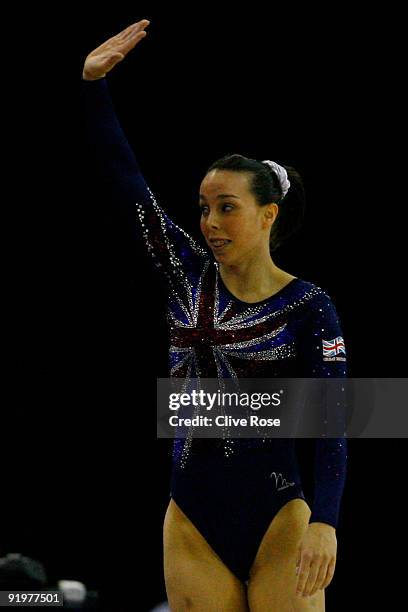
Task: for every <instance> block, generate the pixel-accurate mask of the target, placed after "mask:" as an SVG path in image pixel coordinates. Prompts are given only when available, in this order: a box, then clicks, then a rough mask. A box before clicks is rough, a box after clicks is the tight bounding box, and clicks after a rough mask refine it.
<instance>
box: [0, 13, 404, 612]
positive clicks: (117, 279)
mask: <svg viewBox="0 0 408 612" xmlns="http://www.w3.org/2000/svg"><path fill="white" fill-rule="evenodd" d="M178 8H179V10H174V7H171V9H170V8H168V9H158V8H157V9H153V8H152V6H151V5H150V4H148V3H139V5H138V6H137V7H136V9H135V10H132V11H131V10H126V9H123V10H122V9H121V10H119V9H118V10H112V11H110V13H109V14H108V13H105V12H104V13H103V14H100V12H99V7H98V5H97V4H96V3H90V4H89V3H88V5H87V7H86V9H84V10H82V12H81V13H80V14H78V16H77V18H76V20H74V23H73V28H74V29H73V30H72V31H71V28H70V27H69V26H68V24H66V23H61V22H62V21H63V20H62V19H60V20H58V19H57V20H54V21H53V23H54V25H55V24H58V23H60V24H61V26H62V27H61V31H60V32H57V31H56V28H54V29H53V31H50V30H47V28H46V27H45V24H42V25H43V26H44V27H43V28H41V29H39V30H38V31H41V33H42V32H43V31H44V32H48V34H49V36H50V40H52V45H53V50H54V54H53V56H54V57H53V58H54V61H55V60H56V58H57V57H58V54H59V53H60V55H61V64H58V66H57V68H53V69H51V64H47V68H46V69H45V70H44V69H43V68H44V63H43V64H42V68H41V69H38V66H37V70H34V69H31V70H29V71H27V72H26V74H25V77H24V82H23V83H22V82H21V79H18V78H16V79H15V80H13V86H15V88H16V90H17V87H18V91H19V92H20V91H21V95H18V107H17V108H15V109H14V110H16V111H17V115H18V117H17V123H16V125H17V126H18V130H17V134H16V138H15V139H14V142H17V146H16V153H17V154H16V156H15V157H14V156H13V155H12V156H11V157H12V161H15V166H16V167H17V170H16V179H15V180H14V181H13V194H14V197H13V199H14V201H15V202H16V205H15V207H13V211H12V212H13V213H15V216H14V215H13V222H15V224H14V225H13V227H15V228H16V231H15V234H14V233H13V234H12V248H11V250H10V251H9V258H10V259H9V261H11V265H9V266H7V267H8V269H10V270H11V272H12V281H13V282H12V292H11V296H12V312H11V315H10V325H8V328H9V329H10V331H11V339H12V344H11V347H12V348H11V351H10V360H9V362H10V363H11V364H12V366H13V367H12V371H11V375H10V377H9V379H8V382H9V383H10V391H11V392H10V394H9V395H8V398H9V399H8V402H7V404H8V406H9V409H8V410H7V411H5V417H6V415H7V417H10V423H9V421H8V418H7V420H6V418H5V419H4V421H5V426H4V428H3V445H2V455H3V465H4V466H5V467H4V486H5V488H6V491H10V495H9V496H7V503H5V504H4V525H5V529H4V537H3V542H2V543H1V550H2V551H3V552H10V551H16V550H17V551H23V552H25V553H27V554H31V555H32V556H35V557H37V558H39V559H41V560H43V561H44V562H45V563H46V565H47V568H48V570H49V574H50V577H51V579H56V578H59V577H72V578H77V579H80V580H84V581H85V582H86V583H87V585H89V586H93V587H95V588H98V589H100V590H103V592H104V593H105V596H106V597H111V598H114V597H117V598H119V599H121V600H122V601H127V600H128V597H129V591H128V590H129V588H130V587H134V588H135V589H136V593H137V595H136V597H137V602H138V604H137V607H138V609H141V610H149V609H150V608H151V607H152V606H153V605H154V604H155V603H158V602H159V601H161V600H163V599H164V598H165V591H164V583H163V575H162V547H161V527H162V521H163V516H164V512H165V509H166V506H167V503H168V487H169V474H170V446H169V443H167V441H157V440H156V439H155V416H154V415H155V384H156V378H157V377H158V376H166V375H167V355H166V348H167V338H166V325H165V316H164V303H165V302H164V300H165V294H164V289H163V287H161V285H160V283H159V279H158V277H157V275H156V272H155V270H154V267H153V264H152V263H151V261H150V260H149V258H148V256H147V255H146V254H145V252H144V250H143V245H141V244H139V243H135V241H134V238H133V233H132V220H131V219H129V216H128V215H127V214H126V213H125V212H124V211H121V210H120V209H118V207H117V206H116V203H115V202H114V201H112V199H111V198H110V197H109V194H108V193H106V189H105V188H104V185H103V184H102V183H101V182H100V181H99V180H98V177H97V173H96V171H95V168H94V167H93V165H92V160H91V159H89V156H88V155H87V152H86V149H85V147H84V142H83V124H82V122H81V115H80V114H79V120H78V113H77V111H78V104H77V98H76V94H74V93H73V91H74V90H75V92H76V85H75V80H76V79H77V80H78V79H79V76H80V73H81V70H82V64H83V61H84V58H85V56H86V54H87V53H89V52H90V51H91V50H92V49H93V48H94V47H95V46H97V45H99V44H100V43H101V42H102V41H103V40H105V39H106V38H107V37H109V36H112V35H113V34H115V33H117V32H118V31H120V30H121V29H123V28H124V27H126V26H127V25H129V24H130V23H132V22H133V21H137V20H139V19H142V18H148V19H150V20H151V25H150V27H149V34H148V36H147V38H146V39H145V40H144V41H142V43H141V44H140V45H138V46H137V47H136V49H135V50H134V51H133V52H132V54H131V55H129V57H128V58H126V60H125V61H123V62H122V63H121V64H119V65H118V66H117V67H116V68H115V70H114V71H112V73H111V74H110V75H109V77H108V80H109V87H110V91H111V94H112V97H113V99H114V103H115V106H116V109H117V112H118V115H119V117H120V120H121V123H122V125H123V127H124V129H125V132H126V134H127V136H128V139H129V141H130V143H131V145H132V147H133V148H134V150H135V152H136V155H137V157H138V160H139V163H140V165H141V168H142V171H143V173H144V175H145V178H146V180H147V182H148V184H149V185H150V187H151V189H152V190H153V192H154V193H155V195H156V197H157V199H158V201H159V203H160V204H161V206H162V207H163V208H164V209H165V210H166V211H167V212H168V213H169V214H170V216H171V217H172V218H173V219H174V220H175V221H176V222H177V223H178V224H179V225H181V226H182V227H184V228H185V229H186V230H187V231H189V232H191V233H192V234H194V235H195V236H196V237H198V238H199V228H198V211H197V208H196V199H197V193H198V186H199V182H200V181H201V179H202V177H203V175H204V173H205V170H206V168H207V167H208V166H209V165H210V163H211V162H212V161H214V160H215V159H217V158H218V157H220V156H221V155H223V154H225V153H228V152H240V153H242V154H245V155H248V156H250V157H255V158H259V159H276V160H277V161H279V162H281V163H288V164H290V165H293V166H294V167H295V168H297V169H298V171H299V172H300V173H301V174H302V176H303V177H304V181H305V185H306V193H307V198H308V208H307V219H306V222H305V224H304V227H303V229H302V231H301V232H300V233H299V234H298V235H297V236H296V237H295V238H293V239H292V240H290V241H289V242H288V243H287V244H286V245H285V247H283V248H282V249H280V250H279V251H278V252H277V253H276V258H275V261H276V263H277V264H278V265H279V266H281V267H282V268H283V269H285V270H287V271H289V272H290V273H292V274H294V275H296V276H299V277H301V278H305V279H308V280H310V281H312V282H315V283H317V284H318V285H320V286H322V287H324V288H325V289H326V290H327V291H328V293H329V294H330V295H331V297H332V299H333V301H334V303H335V304H336V307H337V310H338V312H339V316H340V319H341V321H342V325H343V331H344V337H345V340H346V345H347V350H348V359H349V373H350V375H351V376H355V377H371V376H375V377H396V376H403V365H404V359H403V340H402V338H401V334H403V327H402V326H401V321H403V317H402V312H403V302H402V292H403V286H404V284H405V276H404V274H403V271H401V270H398V261H399V259H400V256H401V251H403V239H402V236H401V237H399V235H398V229H399V227H401V223H399V214H398V204H399V202H400V201H402V196H401V194H400V182H399V181H398V176H400V175H399V173H398V170H397V160H396V158H397V154H396V153H393V152H394V151H396V149H395V148H393V147H394V143H393V142H391V139H390V137H391V136H392V135H395V130H394V126H395V124H397V123H398V121H397V120H396V115H395V113H394V112H390V110H389V105H390V99H392V96H393V95H395V98H397V97H398V96H397V93H396V92H394V91H393V88H392V84H393V81H392V75H391V74H390V67H389V63H387V58H386V57H385V56H384V52H383V48H382V47H381V45H379V44H378V40H377V39H376V37H375V32H374V31H373V30H370V29H369V28H365V27H364V21H361V22H360V21H359V20H358V19H357V18H356V16H354V17H353V19H351V18H350V17H349V16H348V15H345V14H344V13H343V14H342V15H336V17H335V18H333V16H331V15H325V14H322V13H317V11H316V13H314V12H313V10H311V9H310V8H308V12H304V13H300V12H299V10H296V11H295V9H294V8H292V7H287V9H286V10H284V9H282V8H279V10H278V9H277V7H269V8H268V9H264V10H263V11H258V12H255V13H253V12H250V11H249V10H248V7H243V8H242V10H241V11H238V12H237V10H236V9H235V8H234V9H232V8H231V10H229V9H228V10H225V12H221V11H220V9H219V8H218V9H217V10H216V9H212V8H211V7H209V6H207V5H201V6H197V5H195V6H194V8H193V7H192V8H190V9H188V8H186V7H182V8H181V7H176V9H178ZM251 10H252V7H251ZM379 17H380V16H376V15H372V16H371V18H372V19H373V20H375V19H378V18H379ZM64 26H65V27H64ZM77 39H79V66H78V70H77V75H75V72H76V69H75V67H72V65H71V73H70V74H71V76H72V79H71V80H70V79H69V78H68V76H69V72H68V73H65V72H64V71H65V69H66V68H65V67H66V66H67V64H66V63H65V64H64V67H62V66H63V63H62V62H63V60H62V58H63V57H64V59H66V55H68V56H69V59H68V62H72V58H73V57H74V55H73V54H72V55H71V56H70V55H69V53H68V54H66V55H65V53H64V52H66V50H67V48H68V47H67V46H66V44H65V43H66V41H69V43H71V46H70V47H69V48H71V47H72V43H73V41H74V40H77ZM37 43H38V45H39V47H38V49H39V54H41V53H42V54H43V57H45V56H46V57H49V48H47V47H48V45H50V44H51V43H50V42H49V41H47V39H46V38H45V37H44V39H41V41H40V42H38V40H37ZM57 52H58V53H57ZM74 52H75V50H74ZM67 70H68V71H69V66H68V69H67ZM394 83H395V82H394ZM71 85H72V86H71ZM387 104H388V105H387ZM394 110H395V106H394V107H393V111H394ZM78 126H79V129H78ZM21 168H23V170H24V172H23V173H22V172H21ZM14 271H15V273H14ZM307 442H308V441H299V449H300V453H301V456H302V457H303V460H304V461H303V463H304V468H303V469H304V471H305V487H306V490H309V489H310V486H311V482H310V477H311V471H310V470H311V466H312V455H311V448H310V444H308V443H307ZM404 448H405V441H404V440H350V441H349V468H348V470H349V476H348V481H347V484H346V489H345V493H344V497H343V503H342V514H341V519H340V524H339V528H338V530H337V537H338V545H339V552H338V565H337V569H336V575H335V578H334V580H333V583H332V585H331V586H330V587H329V588H328V590H327V602H328V604H327V609H328V610H333V611H334V610H341V609H343V607H344V605H346V604H347V603H353V604H354V605H355V607H356V608H360V609H368V608H369V607H370V605H372V603H373V602H374V601H375V602H378V601H379V599H381V597H384V599H385V598H386V597H396V596H397V595H396V586H398V585H395V582H394V571H395V570H396V564H394V563H393V561H392V560H393V558H394V557H395V556H396V555H397V554H398V548H399V546H400V544H399V542H400V541H401V537H402V535H404V532H403V530H402V527H403V522H402V517H403V514H402V513H403V505H402V502H401V499H400V495H401V493H402V487H401V480H402V478H403V474H402V465H403V463H402V460H403V450H404ZM2 471H3V470H2ZM390 579H392V580H390ZM391 585H392V586H391ZM121 592H122V594H121V595H120V593H121ZM351 593H353V595H351ZM122 607H123V609H125V604H122Z"/></svg>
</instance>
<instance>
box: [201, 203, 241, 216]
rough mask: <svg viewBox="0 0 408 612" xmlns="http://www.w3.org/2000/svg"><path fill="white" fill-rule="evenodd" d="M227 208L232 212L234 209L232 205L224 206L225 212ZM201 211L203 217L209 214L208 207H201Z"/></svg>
mask: <svg viewBox="0 0 408 612" xmlns="http://www.w3.org/2000/svg"><path fill="white" fill-rule="evenodd" d="M226 208H227V209H231V210H232V209H233V208H234V207H233V206H232V204H224V205H223V207H222V210H223V211H225V209H226ZM200 211H201V214H202V215H204V214H207V212H208V206H200ZM226 212H229V210H227V211H226Z"/></svg>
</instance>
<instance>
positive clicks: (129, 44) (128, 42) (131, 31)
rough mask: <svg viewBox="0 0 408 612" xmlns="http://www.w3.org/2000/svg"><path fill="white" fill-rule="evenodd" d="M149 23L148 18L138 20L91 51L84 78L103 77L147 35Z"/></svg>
mask: <svg viewBox="0 0 408 612" xmlns="http://www.w3.org/2000/svg"><path fill="white" fill-rule="evenodd" d="M149 23H150V21H149V20H148V19H142V21H137V22H136V23H133V24H132V25H130V26H129V27H128V28H126V29H125V30H122V32H119V34H117V35H116V36H113V37H112V38H108V40H106V41H105V42H104V43H102V44H101V45H100V46H99V47H97V48H96V49H94V50H93V51H91V53H90V54H89V55H88V56H87V58H86V60H85V64H84V69H83V72H82V78H83V79H84V80H85V81H96V80H97V79H102V78H103V77H104V76H105V75H106V73H107V72H109V71H110V70H112V68H113V67H114V66H116V64H117V63H118V62H121V61H122V60H123V59H124V58H125V57H126V55H127V54H128V53H129V51H131V49H133V47H135V46H136V45H137V44H138V42H140V41H141V40H142V38H144V37H145V36H146V34H147V32H145V28H146V27H147V26H148V25H149Z"/></svg>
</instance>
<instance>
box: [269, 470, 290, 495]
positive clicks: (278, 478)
mask: <svg viewBox="0 0 408 612" xmlns="http://www.w3.org/2000/svg"><path fill="white" fill-rule="evenodd" d="M272 476H274V477H275V483H276V488H277V490H278V491H282V490H283V489H287V488H288V487H293V486H294V484H295V483H294V482H289V481H288V480H286V478H284V477H283V476H282V474H281V473H279V474H277V473H276V472H272V474H271V475H270V478H272Z"/></svg>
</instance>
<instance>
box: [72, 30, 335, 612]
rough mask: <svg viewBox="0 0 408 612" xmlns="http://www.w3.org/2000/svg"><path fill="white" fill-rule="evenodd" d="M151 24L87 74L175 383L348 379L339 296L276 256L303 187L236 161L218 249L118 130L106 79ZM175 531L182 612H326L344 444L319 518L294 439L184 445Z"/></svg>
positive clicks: (211, 190) (177, 599)
mask: <svg viewBox="0 0 408 612" xmlns="http://www.w3.org/2000/svg"><path fill="white" fill-rule="evenodd" d="M148 25H149V21H147V20H142V21H139V22H137V23H135V24H133V25H131V26H129V27H128V28H126V29H125V30H124V31H123V32H121V33H119V34H118V35H117V36H114V37H112V38H110V39H109V40H108V41H106V42H105V43H103V44H102V45H101V46H99V47H98V48H97V49H95V50H94V51H92V53H90V54H89V55H88V56H87V58H86V61H85V65H84V69H83V75H82V89H83V99H84V104H85V108H86V117H87V129H88V137H89V141H90V144H91V145H92V147H93V149H94V154H95V155H96V156H98V158H99V162H100V165H101V171H102V172H103V173H104V174H108V175H109V176H110V177H111V180H112V182H113V184H114V185H115V189H116V191H117V197H118V199H120V200H121V201H122V202H123V203H124V204H125V205H130V206H132V207H134V211H135V217H137V222H138V224H139V227H140V235H141V238H142V239H143V240H144V241H145V243H146V246H147V249H148V250H149V252H150V253H151V254H152V256H153V258H154V261H155V263H156V265H157V269H158V271H159V272H160V273H161V274H162V277H163V279H164V280H165V282H166V284H167V287H168V296H169V299H168V322H169V330H170V342H171V346H170V373H171V376H175V377H183V378H185V379H186V380H191V379H195V378H199V377H206V378H211V377H215V378H217V377H219V378H221V377H222V378H229V377H242V378H252V377H264V378H271V377H278V378H282V377H306V378H308V377H318V378H322V377H326V376H329V377H343V376H346V361H345V348H344V342H343V338H342V331H341V328H340V323H339V319H338V316H337V313H336V310H335V307H334V305H333V303H332V301H331V299H330V298H329V296H328V295H327V294H326V293H325V292H324V291H323V290H322V289H321V288H320V287H318V286H316V285H314V284H313V283H311V282H308V281H305V280H302V279H300V278H298V277H295V276H293V275H292V274H290V273H288V272H285V271H284V270H282V269H280V268H279V267H278V266H276V264H275V263H274V262H273V260H272V257H271V252H273V251H274V250H275V249H276V248H277V247H278V246H279V244H281V242H282V241H283V240H284V239H285V238H286V237H287V236H288V235H289V234H290V233H291V232H292V231H294V230H295V229H297V227H298V225H299V222H300V220H301V218H302V212H303V203H304V194H303V187H302V182H301V179H300V177H299V175H298V174H297V173H296V171H295V170H293V169H292V168H290V167H283V166H281V165H279V164H277V163H276V162H273V161H270V160H265V161H258V160H253V159H249V158H246V157H244V156H242V155H238V154H234V155H227V156H226V157H224V158H222V159H220V160H217V161H216V162H215V163H214V164H212V166H211V167H210V168H209V169H208V171H207V173H206V175H205V176H204V178H203V180H202V182H201V185H200V190H199V202H198V204H199V206H200V208H201V223H200V227H201V231H202V233H203V235H204V238H205V241H206V243H207V245H208V247H209V250H206V249H204V248H202V247H201V246H200V245H199V244H198V243H197V242H196V241H195V240H194V239H193V238H191V237H190V236H189V235H187V234H186V233H185V232H184V231H183V230H182V229H180V228H179V227H178V226H177V225H175V224H174V223H173V222H172V221H171V220H170V219H169V217H168V216H167V215H166V213H165V212H164V211H163V210H162V209H161V208H160V206H159V205H158V204H157V202H156V200H155V198H154V196H153V194H152V192H151V191H150V189H149V187H148V186H147V185H146V183H145V181H144V178H143V176H142V174H141V172H140V168H139V166H138V163H137V161H136V159H135V156H134V154H133V152H132V150H131V149H130V146H129V144H128V142H127V140H126V137H125V135H124V133H123V131H122V129H121V127H120V124H119V122H118V120H117V118H116V115H115V112H114V109H113V106H112V102H111V99H110V96H109V92H108V88H107V81H106V78H105V77H106V74H107V73H108V72H109V71H110V70H111V69H112V68H113V67H114V66H115V65H116V63H118V62H119V61H121V60H122V59H123V58H124V57H125V56H126V55H127V54H128V53H129V51H130V50H131V49H133V48H134V47H135V46H136V45H137V44H138V43H139V42H140V41H141V40H142V39H143V37H145V36H146V34H147V33H146V31H145V30H146V28H147V26H148ZM173 459H174V461H173V472H172V482H171V499H170V503H169V506H168V510H167V513H166V517H165V521H164V573H165V581H166V588H167V593H168V599H169V604H170V608H171V610H174V611H175V612H181V611H183V610H187V609H193V610H199V611H203V612H204V611H205V612H212V611H214V612H215V611H217V612H221V611H231V612H232V611H233V612H239V611H241V610H242V611H243V610H248V609H249V610H251V611H255V612H258V611H259V612H265V611H277V612H286V611H289V610H291V611H293V610H295V611H300V610H314V611H317V610H319V611H322V610H324V605H325V604H324V589H325V588H326V587H327V586H328V584H329V583H330V582H331V580H332V578H333V574H334V568H335V562H336V549H337V542H336V527H337V521H338V514H339V507H340V501H341V496H342V492H343V488H344V483H345V474H346V440H345V439H342V438H339V439H337V438H336V439H329V438H319V439H316V454H315V492H314V500H313V506H312V508H311V509H310V508H309V505H308V504H307V502H306V500H305V496H304V494H303V491H302V485H301V482H300V476H299V470H298V466H297V464H296V457H295V449H294V440H293V439H276V438H273V439H269V440H232V439H228V438H226V439H225V440H219V441H216V442H214V441H213V440H211V444H210V443H209V441H208V440H204V441H203V440H198V439H194V437H187V438H186V439H185V440H182V439H177V440H175V444H174V452H173Z"/></svg>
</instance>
